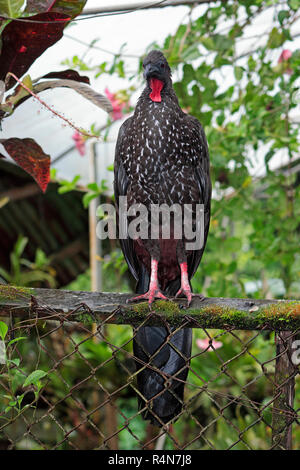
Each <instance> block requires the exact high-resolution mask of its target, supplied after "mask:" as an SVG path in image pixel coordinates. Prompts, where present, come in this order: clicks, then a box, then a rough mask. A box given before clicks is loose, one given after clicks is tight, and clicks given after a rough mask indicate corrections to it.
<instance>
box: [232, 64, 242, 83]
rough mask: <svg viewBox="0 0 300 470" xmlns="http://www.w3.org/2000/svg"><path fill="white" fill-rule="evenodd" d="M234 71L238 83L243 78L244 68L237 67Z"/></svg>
mask: <svg viewBox="0 0 300 470" xmlns="http://www.w3.org/2000/svg"><path fill="white" fill-rule="evenodd" d="M233 71H234V76H235V78H236V79H237V80H238V81H239V80H241V79H242V78H243V73H244V69H243V67H238V66H236V67H234V69H233Z"/></svg>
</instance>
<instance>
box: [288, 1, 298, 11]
mask: <svg viewBox="0 0 300 470" xmlns="http://www.w3.org/2000/svg"><path fill="white" fill-rule="evenodd" d="M288 6H289V7H291V9H292V10H294V11H297V10H299V8H300V0H288Z"/></svg>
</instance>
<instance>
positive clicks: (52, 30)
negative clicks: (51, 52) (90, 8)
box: [0, 0, 112, 191]
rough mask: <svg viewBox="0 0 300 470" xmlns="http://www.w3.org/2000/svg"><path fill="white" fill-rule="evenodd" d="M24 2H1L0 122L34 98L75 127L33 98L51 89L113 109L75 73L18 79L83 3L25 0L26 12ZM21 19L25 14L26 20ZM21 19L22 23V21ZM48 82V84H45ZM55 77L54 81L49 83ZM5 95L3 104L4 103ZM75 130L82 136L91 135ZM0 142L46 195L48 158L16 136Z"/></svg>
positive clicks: (31, 144) (55, 40)
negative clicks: (64, 90)
mask: <svg viewBox="0 0 300 470" xmlns="http://www.w3.org/2000/svg"><path fill="white" fill-rule="evenodd" d="M23 3H24V1H22V2H19V1H14V2H7V1H5V0H3V1H2V2H1V3H0V8H2V10H1V14H3V17H4V18H7V19H6V20H5V21H4V23H3V24H1V23H2V20H0V26H1V27H0V123H1V120H2V119H4V118H7V117H9V116H10V115H11V114H12V113H13V112H14V110H15V109H16V108H17V107H18V106H19V105H20V104H22V103H24V101H25V100H27V99H28V98H30V97H32V96H33V97H35V98H36V99H37V100H38V101H39V102H40V103H41V104H43V105H44V106H46V107H47V108H48V109H49V110H50V111H51V112H52V113H54V114H56V115H58V116H59V117H60V118H61V119H63V120H64V121H66V122H67V123H68V124H69V125H70V126H72V127H74V125H72V123H71V122H70V121H69V120H68V119H66V118H64V117H63V116H61V115H59V114H58V113H56V112H55V111H54V110H53V109H52V108H50V107H49V106H48V105H47V104H46V103H44V102H43V101H42V100H41V99H40V98H39V97H38V96H37V94H38V93H40V92H42V91H44V90H47V89H49V88H55V87H69V88H72V89H73V90H75V91H76V92H77V93H79V94H81V95H83V96H84V97H85V98H86V99H89V100H90V101H92V102H93V103H94V104H95V105H97V106H99V107H100V108H102V109H104V110H105V111H107V112H108V113H109V112H110V111H112V106H111V103H110V101H109V100H108V99H107V98H106V97H105V96H103V95H100V94H99V93H96V92H95V91H93V90H92V89H91V88H90V87H88V86H87V85H86V84H89V79H88V78H87V77H81V76H80V75H79V74H78V73H77V72H75V71H73V70H65V71H61V72H50V73H48V74H46V75H45V76H43V77H40V78H38V79H36V80H31V77H30V76H29V75H27V76H26V77H25V78H24V80H23V81H21V80H20V78H21V76H22V75H24V73H25V72H26V71H27V70H28V68H29V67H30V66H31V65H32V63H33V62H34V61H35V60H36V59H37V58H38V57H39V56H40V55H41V54H42V53H43V52H44V51H45V50H46V49H48V47H50V46H52V45H53V44H55V43H56V42H57V41H58V40H59V39H60V38H61V37H62V35H63V30H64V28H65V27H66V25H67V24H68V23H69V20H71V19H73V18H74V17H75V16H77V15H78V14H79V13H80V12H81V10H82V8H83V7H84V5H85V3H86V0H81V1H73V0H71V1H68V2H66V1H62V0H55V1H51V2H49V1H39V2H31V1H30V0H28V2H26V6H25V10H24V12H23V7H24V5H23ZM36 12H37V13H38V14H35V15H33V16H32V13H36ZM22 15H25V18H24V17H23V16H22ZM29 17H30V19H29ZM14 18H16V19H14ZM22 19H24V21H20V20H22ZM46 78H48V79H49V78H50V79H51V80H46V81H45V79H46ZM57 78H58V80H53V79H57ZM16 82H18V83H17V84H16ZM82 83H83V84H82ZM14 85H16V86H15V88H14V90H13V93H12V94H11V95H8V96H7V95H5V91H6V92H7V91H8V90H9V89H10V88H11V87H12V86H14ZM3 97H4V102H2V100H3ZM0 129H1V128H0ZM75 129H76V130H77V132H78V133H81V134H84V135H86V136H89V137H91V136H94V135H91V134H88V133H86V132H84V131H83V130H80V129H77V128H75ZM0 143H1V144H2V145H3V146H4V147H5V149H6V150H7V152H8V153H9V155H10V156H11V157H12V158H13V159H14V160H15V162H16V163H17V164H18V165H20V166H21V167H22V168H23V169H24V170H25V171H27V172H28V173H29V174H30V175H32V176H33V178H34V179H35V180H36V182H37V183H38V184H39V186H40V188H41V189H42V190H43V191H46V188H47V185H48V182H49V179H50V157H49V155H46V154H45V153H44V152H43V150H42V148H41V147H40V146H39V145H38V144H37V143H36V142H34V141H33V140H32V139H18V138H15V137H14V138H11V139H1V140H0Z"/></svg>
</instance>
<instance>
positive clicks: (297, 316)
mask: <svg viewBox="0 0 300 470" xmlns="http://www.w3.org/2000/svg"><path fill="white" fill-rule="evenodd" d="M130 297H131V295H130V294H118V293H98V292H75V291H64V290H55V289H29V288H26V289H24V288H17V287H12V286H3V285H1V286H0V316H2V317H5V316H10V315H13V316H14V317H17V318H22V319H24V318H33V317H34V318H44V319H45V318H49V319H51V320H59V321H77V322H84V323H89V322H92V321H94V322H95V321H96V322H103V321H105V322H107V323H115V324H124V325H125V324H126V325H133V326H138V325H140V324H142V323H144V322H145V321H147V325H162V324H164V323H165V322H167V323H168V324H169V325H170V326H174V327H177V326H180V325H184V326H188V327H191V328H219V329H227V328H234V329H243V330H260V329H270V330H296V329H298V328H300V301H295V300H257V299H225V298H207V299H204V300H203V301H201V300H200V299H199V298H195V299H193V302H192V304H191V307H190V308H186V301H185V299H176V300H173V301H170V302H167V301H161V300H159V301H156V302H155V303H154V304H153V307H152V310H151V311H149V307H148V304H147V303H146V302H142V303H139V304H127V303H126V301H127V300H128V299H129V298H130Z"/></svg>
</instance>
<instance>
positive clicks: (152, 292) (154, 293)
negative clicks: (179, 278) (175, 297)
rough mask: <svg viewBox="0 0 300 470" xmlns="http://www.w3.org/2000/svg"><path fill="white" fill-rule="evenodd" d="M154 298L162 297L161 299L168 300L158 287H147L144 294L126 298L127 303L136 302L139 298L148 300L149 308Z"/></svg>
mask: <svg viewBox="0 0 300 470" xmlns="http://www.w3.org/2000/svg"><path fill="white" fill-rule="evenodd" d="M155 299H162V300H169V299H168V297H166V296H165V295H164V294H163V293H162V292H161V291H160V289H158V288H155V289H149V290H148V292H146V293H145V294H141V295H137V296H136V297H133V298H132V299H128V300H127V303H131V302H138V301H141V300H148V304H149V307H150V308H151V304H152V303H153V302H154V300H155Z"/></svg>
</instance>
